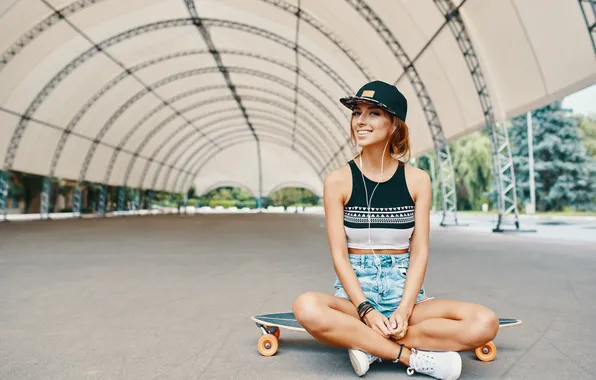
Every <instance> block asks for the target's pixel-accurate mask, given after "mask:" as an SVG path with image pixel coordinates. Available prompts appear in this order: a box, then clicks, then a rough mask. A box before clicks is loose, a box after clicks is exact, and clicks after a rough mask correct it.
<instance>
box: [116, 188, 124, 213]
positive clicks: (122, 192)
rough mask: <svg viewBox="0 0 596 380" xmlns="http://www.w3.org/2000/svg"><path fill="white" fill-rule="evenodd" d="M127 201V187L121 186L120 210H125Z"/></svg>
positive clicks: (119, 190)
mask: <svg viewBox="0 0 596 380" xmlns="http://www.w3.org/2000/svg"><path fill="white" fill-rule="evenodd" d="M125 203H126V187H125V186H120V189H118V211H124V204H125Z"/></svg>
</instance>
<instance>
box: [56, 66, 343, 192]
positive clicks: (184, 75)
mask: <svg viewBox="0 0 596 380" xmlns="http://www.w3.org/2000/svg"><path fill="white" fill-rule="evenodd" d="M213 70H215V69H214V68H202V69H196V70H190V71H186V72H182V73H177V74H174V75H172V76H170V77H167V78H164V79H162V80H160V81H158V82H156V83H155V84H153V85H152V86H151V88H154V89H155V88H158V87H160V86H162V85H165V84H167V83H171V82H173V81H175V80H180V79H184V78H188V77H190V76H194V75H202V74H206V73H210V72H213ZM228 70H229V71H230V72H234V73H242V74H246V75H254V76H258V77H260V78H264V79H268V80H271V81H273V82H276V83H278V84H280V85H282V86H286V87H288V86H290V84H289V83H288V82H286V81H284V80H282V79H281V78H278V77H276V76H274V75H270V74H267V73H263V72H260V71H257V70H251V69H243V68H235V67H233V68H232V67H230V68H228ZM313 84H314V82H313ZM237 87H238V88H246V89H252V90H258V91H262V89H260V88H258V87H255V86H237ZM215 88H221V86H210V87H206V89H215ZM195 91H199V90H198V89H197V90H190V91H187V92H185V93H182V94H179V95H177V96H175V97H174V98H171V99H168V100H167V102H168V103H174V102H176V101H178V100H180V99H182V98H184V97H186V96H190V95H193V94H195V93H196V92H195ZM268 92H271V91H268ZM299 92H300V93H301V94H302V95H303V96H304V97H305V98H307V99H308V100H309V101H310V102H312V103H313V105H314V106H315V107H317V108H319V109H320V110H321V112H322V113H323V114H325V115H328V117H329V118H330V119H331V120H332V121H334V122H335V123H334V124H335V125H336V127H337V128H338V129H339V130H340V131H341V130H342V128H341V124H340V122H339V120H337V119H336V118H335V117H334V116H333V115H332V114H331V112H330V110H329V109H328V108H326V107H325V106H323V105H322V104H321V103H320V102H318V101H317V100H316V99H315V98H314V97H312V95H310V94H308V93H306V92H303V91H301V90H300V91H299ZM278 96H282V95H278ZM94 98H97V97H96V96H94ZM125 104H128V106H130V105H132V103H131V102H126V103H125ZM163 108H164V107H163V105H158V106H157V107H155V108H154V109H153V110H151V111H150V112H149V113H148V114H147V115H146V116H144V117H143V118H141V120H140V121H139V122H138V123H136V124H135V125H134V126H133V128H132V129H131V130H130V131H129V132H128V133H127V135H126V136H125V137H124V139H122V140H121V141H120V143H119V144H118V146H119V147H121V146H124V145H125V144H126V142H127V141H128V139H129V138H130V137H131V136H132V134H133V133H134V132H135V131H136V130H137V129H138V128H139V127H140V126H141V125H143V123H144V122H145V121H146V120H148V119H149V118H150V117H151V116H152V115H154V114H155V113H157V112H158V111H160V110H161V109H163ZM122 113H123V111H120V112H117V114H118V115H121V114H122ZM111 120H112V122H111V125H106V126H104V128H102V131H103V132H102V131H100V132H102V133H103V134H105V133H107V132H108V131H109V129H110V128H111V126H112V125H113V124H114V123H115V121H116V118H113V119H111ZM318 122H319V123H320V124H321V125H324V123H322V121H320V120H318ZM102 137H103V136H102ZM96 139H97V140H101V138H98V137H96ZM62 145H63V144H62ZM115 155H116V156H117V152H115ZM115 155H112V159H111V160H110V164H109V165H108V168H107V169H108V170H107V171H106V176H105V178H106V179H105V181H106V182H107V181H108V179H109V176H110V174H111V171H112V168H113V164H114V162H115V160H116V156H115ZM55 160H56V162H57V160H58V159H55Z"/></svg>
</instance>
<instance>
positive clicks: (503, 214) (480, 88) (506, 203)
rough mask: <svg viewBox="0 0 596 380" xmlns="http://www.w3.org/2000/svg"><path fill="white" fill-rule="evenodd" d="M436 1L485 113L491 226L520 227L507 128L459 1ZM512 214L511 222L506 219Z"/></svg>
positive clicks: (499, 230) (501, 229)
mask: <svg viewBox="0 0 596 380" xmlns="http://www.w3.org/2000/svg"><path fill="white" fill-rule="evenodd" d="M435 3H436V4H437V6H438V7H439V9H441V11H442V12H443V14H444V16H445V19H446V20H447V22H448V25H449V28H450V29H451V31H452V33H453V36H454V37H455V39H456V41H457V44H458V46H459V48H460V50H461V52H462V54H463V56H464V59H465V61H466V64H467V66H468V69H469V70H470V75H471V76H472V79H473V81H474V86H475V87H476V91H477V92H478V97H479V100H480V105H481V106H482V111H483V113H484V119H485V126H486V128H487V129H488V131H489V135H490V140H491V147H492V161H493V173H494V179H495V182H496V186H497V207H498V212H499V216H498V220H497V225H496V226H495V228H494V229H493V231H495V232H502V231H504V229H503V226H504V225H505V224H506V223H507V222H513V224H514V226H515V229H517V230H519V213H518V210H517V195H516V186H515V172H514V170H513V158H512V156H511V146H510V144H509V136H508V134H507V127H506V126H505V124H503V123H497V122H496V120H495V115H494V111H493V105H492V101H491V98H490V94H489V91H488V84H487V83H486V80H485V78H484V75H483V71H482V67H481V65H480V62H479V60H478V57H477V55H476V52H475V50H474V46H473V45H472V42H471V41H470V37H469V36H468V32H467V30H466V27H465V25H464V22H463V20H462V18H461V15H460V13H459V7H461V6H462V5H463V3H461V4H460V5H459V6H458V7H456V6H455V5H454V4H453V2H452V1H451V0H435ZM507 217H512V219H513V220H512V221H510V220H507Z"/></svg>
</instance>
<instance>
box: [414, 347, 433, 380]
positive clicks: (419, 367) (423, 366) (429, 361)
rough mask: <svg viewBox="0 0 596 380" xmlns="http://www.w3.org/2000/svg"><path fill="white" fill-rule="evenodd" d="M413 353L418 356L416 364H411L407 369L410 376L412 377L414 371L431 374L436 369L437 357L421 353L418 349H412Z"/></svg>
mask: <svg viewBox="0 0 596 380" xmlns="http://www.w3.org/2000/svg"><path fill="white" fill-rule="evenodd" d="M412 353H413V354H415V355H416V358H415V360H414V363H410V367H408V369H407V373H408V375H410V376H412V375H413V374H414V371H417V372H421V371H425V372H430V371H433V370H434V369H435V363H436V360H435V357H434V355H432V354H428V353H419V352H418V351H416V349H412Z"/></svg>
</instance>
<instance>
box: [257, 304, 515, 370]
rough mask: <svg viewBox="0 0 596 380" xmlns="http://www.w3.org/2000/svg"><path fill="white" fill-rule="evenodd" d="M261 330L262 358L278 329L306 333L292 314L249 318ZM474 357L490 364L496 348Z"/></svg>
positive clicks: (507, 321)
mask: <svg viewBox="0 0 596 380" xmlns="http://www.w3.org/2000/svg"><path fill="white" fill-rule="evenodd" d="M251 319H252V320H253V322H255V323H256V325H257V327H258V328H259V329H260V330H261V333H262V335H261V337H260V338H259V342H258V343H257V349H258V350H259V353H260V354H261V355H263V356H273V355H275V353H276V352H277V349H278V348H279V336H280V329H282V328H283V329H288V330H292V331H301V332H306V330H305V329H304V327H302V326H301V325H300V323H298V321H296V317H295V316H294V313H274V314H261V315H256V316H253V317H251ZM521 323H522V321H520V320H519V319H515V318H499V328H503V327H512V326H517V325H521ZM474 353H475V354H476V357H477V358H478V359H479V360H481V361H483V362H490V361H492V360H494V358H495V357H496V356H497V347H496V346H495V344H494V343H493V342H492V341H490V342H488V343H486V344H484V345H482V346H481V347H478V348H476V349H475V350H474Z"/></svg>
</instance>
